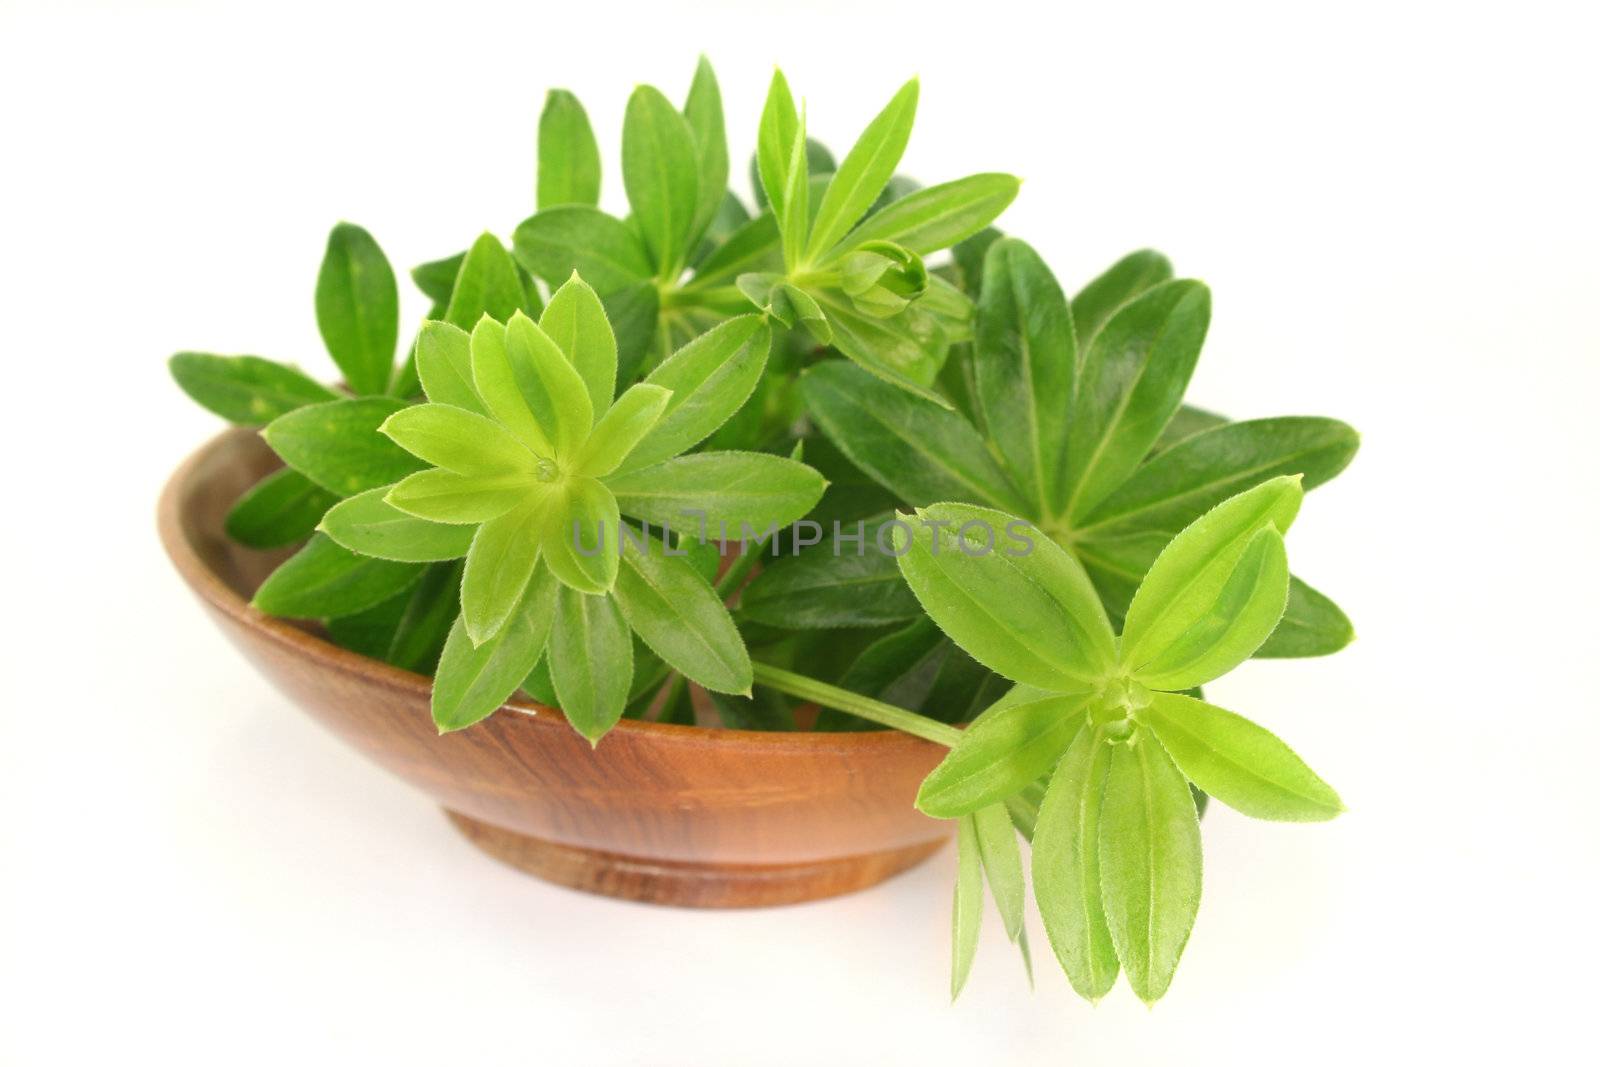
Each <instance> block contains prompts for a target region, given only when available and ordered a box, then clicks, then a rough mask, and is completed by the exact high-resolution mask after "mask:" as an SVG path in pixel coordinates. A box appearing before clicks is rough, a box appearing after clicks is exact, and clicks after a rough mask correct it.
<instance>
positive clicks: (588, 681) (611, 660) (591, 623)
mask: <svg viewBox="0 0 1600 1067" xmlns="http://www.w3.org/2000/svg"><path fill="white" fill-rule="evenodd" d="M545 658H546V659H547V660H548V661H549V663H550V681H551V683H552V684H553V685H554V686H555V691H556V698H557V699H558V700H559V701H560V708H561V712H562V714H563V715H565V716H566V717H567V721H568V722H569V723H571V724H572V728H573V729H574V730H577V731H578V732H579V733H580V734H582V735H583V736H584V737H586V738H588V740H589V743H590V744H591V745H593V744H598V743H599V742H600V739H601V738H602V737H604V736H605V735H606V731H608V730H610V729H611V728H612V727H613V726H615V725H616V724H617V720H618V719H620V718H622V709H623V707H624V706H625V705H626V704H627V703H628V690H629V687H630V685H631V683H632V682H633V637H632V635H631V634H630V633H629V631H628V623H627V621H626V620H624V619H623V617H622V612H621V611H619V610H618V609H617V604H616V601H614V600H613V599H612V598H611V597H610V596H590V595H589V594H587V593H580V592H578V591H577V590H576V589H573V588H571V587H570V586H565V585H563V586H562V587H561V591H560V592H559V593H558V594H557V596H556V619H555V627H554V628H553V629H552V630H551V631H550V642H549V647H548V650H547V653H546V657H545Z"/></svg>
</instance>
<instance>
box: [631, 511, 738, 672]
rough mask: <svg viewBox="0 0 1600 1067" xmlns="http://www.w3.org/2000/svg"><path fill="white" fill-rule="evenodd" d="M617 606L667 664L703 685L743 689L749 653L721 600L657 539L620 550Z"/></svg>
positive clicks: (684, 562) (703, 580) (708, 585)
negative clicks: (641, 546) (643, 546)
mask: <svg viewBox="0 0 1600 1067" xmlns="http://www.w3.org/2000/svg"><path fill="white" fill-rule="evenodd" d="M616 599H617V605H618V606H619V607H620V608H621V609H622V614H623V615H624V616H626V617H627V620H628V625H629V626H630V627H632V628H633V631H634V632H635V633H636V634H638V635H639V636H640V637H641V638H642V639H643V640H644V643H645V644H647V645H649V646H650V648H651V650H652V651H654V652H655V653H656V655H658V656H660V657H661V658H662V659H663V660H665V661H666V662H667V663H669V664H671V665H672V666H673V667H674V668H676V669H677V670H678V671H680V672H682V673H683V674H684V675H685V676H687V677H688V678H690V679H691V680H693V681H696V682H699V683H700V684H701V685H703V686H705V687H706V688H707V689H714V690H717V691H719V692H723V693H748V692H749V691H750V684H751V669H750V655H749V653H748V652H746V651H745V647H744V641H743V639H742V638H740V636H739V631H738V629H737V628H736V627H735V626H734V625H733V619H732V618H731V617H730V616H729V615H728V609H727V608H726V607H725V606H723V603H722V599H721V598H720V597H718V596H717V594H716V591H715V590H714V589H712V588H711V583H710V582H708V581H706V579H705V578H704V577H703V576H701V575H700V573H699V572H698V571H696V570H695V569H694V567H693V566H691V565H690V564H689V561H688V560H686V559H684V558H683V557H682V556H678V555H668V554H667V553H666V551H665V548H664V546H663V545H662V544H661V543H660V542H659V541H652V542H651V544H650V546H649V550H648V551H640V550H639V549H637V548H636V547H634V546H633V545H631V544H630V545H629V546H627V547H626V548H625V549H624V551H623V553H622V567H621V569H620V570H619V571H618V572H617V584H616Z"/></svg>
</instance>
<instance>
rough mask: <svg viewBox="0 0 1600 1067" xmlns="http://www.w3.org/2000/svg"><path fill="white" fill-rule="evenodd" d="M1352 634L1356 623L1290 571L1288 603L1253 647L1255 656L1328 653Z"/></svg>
mask: <svg viewBox="0 0 1600 1067" xmlns="http://www.w3.org/2000/svg"><path fill="white" fill-rule="evenodd" d="M1355 637H1356V630H1355V627H1354V626H1352V625H1351V624H1350V619H1349V617H1348V616H1346V615H1345V613H1344V612H1343V611H1341V610H1340V609H1339V605H1337V604H1335V603H1334V602H1333V601H1332V600H1329V599H1328V598H1327V597H1326V596H1324V595H1322V594H1321V593H1319V592H1317V591H1316V590H1315V589H1313V588H1311V587H1310V586H1309V585H1307V584H1306V583H1305V582H1302V581H1301V580H1300V579H1299V578H1296V577H1294V576H1292V575H1291V576H1290V578H1289V604H1288V606H1287V607H1285V608H1284V609H1283V618H1281V619H1279V620H1278V628H1277V629H1275V630H1273V631H1272V636H1271V637H1269V638H1267V639H1266V641H1265V642H1264V643H1263V644H1262V646H1261V647H1260V648H1258V649H1256V658H1257V659H1273V658H1280V657H1290V656H1329V655H1332V654H1333V653H1335V652H1337V651H1339V650H1340V649H1341V648H1344V647H1345V646H1346V645H1348V644H1349V643H1350V642H1351V641H1354V640H1355Z"/></svg>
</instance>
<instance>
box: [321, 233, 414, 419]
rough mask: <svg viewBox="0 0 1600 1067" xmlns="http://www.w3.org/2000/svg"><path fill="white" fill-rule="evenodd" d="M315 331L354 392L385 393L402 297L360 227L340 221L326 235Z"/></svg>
mask: <svg viewBox="0 0 1600 1067" xmlns="http://www.w3.org/2000/svg"><path fill="white" fill-rule="evenodd" d="M317 329H318V330H320V331H321V332H322V341H323V343H324V344H326V345H327V346H328V354H329V355H331V356H332V357H333V362H334V363H335V364H337V365H338V367H339V370H340V372H341V373H343V374H344V380H345V381H346V382H348V383H349V385H350V388H351V389H353V390H355V391H356V392H357V393H365V394H374V393H382V392H383V391H384V389H385V388H386V387H387V386H388V384H389V375H390V373H391V372H392V370H393V367H394V348H395V343H396V342H397V341H398V340H399V337H400V293H399V290H398V289H397V288H396V286H395V281H394V271H393V270H392V269H390V267H389V261H388V259H386V258H385V257H384V254H383V250H382V249H381V248H379V247H378V242H376V241H374V240H373V239H372V235H371V234H369V233H368V232H367V231H366V230H363V229H362V228H361V227H360V226H354V225H352V224H350V223H348V222H341V223H339V225H337V226H335V227H334V228H333V232H332V233H330V234H329V235H328V250H327V252H326V253H325V254H324V255H323V257H322V269H321V270H320V271H318V272H317Z"/></svg>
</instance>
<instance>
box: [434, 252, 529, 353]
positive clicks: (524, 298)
mask: <svg viewBox="0 0 1600 1067" xmlns="http://www.w3.org/2000/svg"><path fill="white" fill-rule="evenodd" d="M530 305H531V301H530V300H529V299H528V294H527V291H526V290H525V289H524V288H523V286H522V280H521V279H520V278H518V277H517V265H516V263H514V262H513V261H512V259H511V256H510V254H509V253H507V252H506V248H505V245H503V244H501V243H500V239H499V238H498V237H496V236H495V235H494V234H492V233H486V234H483V235H482V236H481V237H479V238H478V239H477V240H476V241H474V242H473V243H472V247H471V248H470V249H468V251H467V258H466V259H464V260H462V261H461V272H460V273H459V274H457V275H456V284H455V288H454V289H452V290H451V292H450V305H449V307H447V308H446V309H445V313H444V319H445V321H446V322H448V323H450V324H451V325H452V326H458V327H460V328H461V329H463V330H471V329H472V328H473V327H475V326H476V325H477V324H478V320H479V319H481V318H483V316H485V315H487V316H489V317H490V318H491V319H494V320H495V321H496V322H500V323H504V322H505V321H506V320H507V319H509V318H511V315H512V313H513V312H516V311H532V312H533V313H534V314H538V311H539V309H538V308H537V307H532V306H530Z"/></svg>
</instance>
